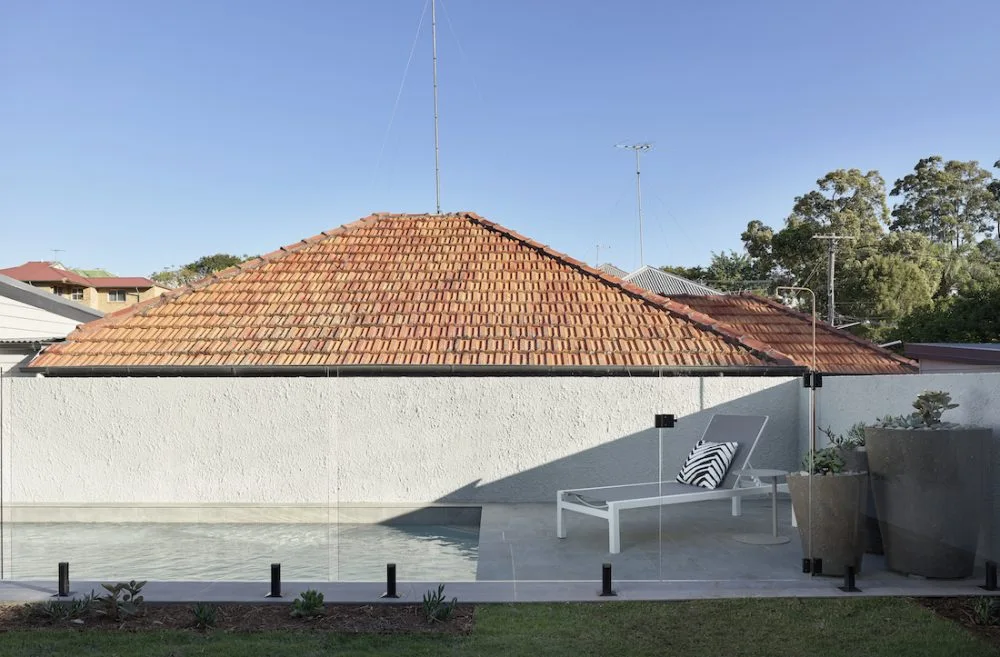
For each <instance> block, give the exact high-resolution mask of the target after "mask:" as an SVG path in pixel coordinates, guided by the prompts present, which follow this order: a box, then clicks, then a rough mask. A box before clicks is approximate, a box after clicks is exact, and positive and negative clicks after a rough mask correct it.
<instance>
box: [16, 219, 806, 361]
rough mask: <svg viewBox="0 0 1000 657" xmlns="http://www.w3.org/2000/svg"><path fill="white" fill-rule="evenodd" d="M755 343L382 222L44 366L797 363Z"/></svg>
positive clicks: (491, 237)
mask: <svg viewBox="0 0 1000 657" xmlns="http://www.w3.org/2000/svg"><path fill="white" fill-rule="evenodd" d="M742 333H749V331H743V330H736V329H734V328H732V327H730V326H729V325H727V324H724V323H721V322H720V321H719V318H715V317H712V316H709V315H706V314H705V313H704V312H699V311H696V310H694V309H693V308H691V307H689V306H687V305H684V304H682V303H680V302H678V301H676V300H670V299H665V298H663V297H659V296H657V295H655V294H653V293H651V292H648V291H646V290H644V289H642V288H639V287H636V286H634V285H631V284H629V283H627V282H625V281H622V280H621V279H619V278H617V277H614V276H611V275H608V274H605V273H603V272H600V271H598V270H596V269H593V268H591V267H589V266H587V265H585V264H583V263H582V262H579V261H577V260H574V259H572V258H569V257H567V256H564V255H561V254H559V253H556V252H554V251H552V250H550V249H548V248H547V247H544V246H542V245H541V244H539V243H537V242H535V241H532V240H529V239H527V238H525V237H522V236H520V235H518V234H517V233H514V232H512V231H509V230H506V229H504V228H502V227H500V226H498V225H496V224H494V223H492V222H489V221H487V220H485V219H483V218H481V217H479V216H477V215H475V214H472V213H458V214H447V215H385V214H379V215H372V216H371V217H368V218H365V219H362V220H360V221H357V222H354V223H352V224H348V225H347V226H343V227H341V228H338V229H335V230H332V231H328V232H326V233H323V234H320V235H317V236H315V237H312V238H308V239H305V240H302V241H300V242H296V243H294V244H291V245H289V246H287V247H284V248H282V249H279V250H278V251H275V252H273V253H270V254H267V255H265V256H264V257H263V258H260V259H255V260H252V261H249V262H246V263H243V264H242V265H240V266H238V267H232V268H230V269H227V270H224V271H222V272H218V273H217V274H215V275H213V276H211V277H209V278H207V279H204V280H202V281H198V282H196V283H194V284H193V285H191V286H188V287H186V288H181V289H179V290H173V291H171V292H169V293H167V294H165V295H162V296H160V297H158V298H156V299H152V300H149V301H146V302H143V303H140V304H137V305H135V306H132V307H131V308H128V309H125V310H123V311H120V312H117V313H114V314H113V315H109V316H107V317H105V318H104V319H101V320H96V321H94V322H91V323H89V324H86V325H84V326H82V327H80V328H79V329H78V330H77V331H75V332H74V333H72V334H71V335H70V336H69V337H68V339H67V341H66V342H65V343H61V344H58V345H53V346H52V347H50V348H49V349H47V350H46V351H44V352H43V353H42V354H40V355H39V356H37V357H36V358H35V360H34V361H33V362H32V366H33V367H52V368H74V367H87V366H91V365H95V364H97V363H98V362H99V363H106V362H108V359H114V362H115V363H116V364H117V365H119V366H122V367H126V366H127V367H142V366H158V365H172V366H220V367H233V366H240V365H251V364H257V365H291V366H327V367H336V366H341V365H359V364H360V365H398V364H421V365H508V364H509V365H522V364H529V365H537V366H555V367H561V366H571V365H606V366H624V367H635V366H644V365H650V366H657V367H671V366H685V367H686V366H697V367H730V366H741V367H758V368H765V367H767V366H774V365H780V366H796V363H795V362H794V361H793V360H792V359H791V358H790V357H788V356H785V355H784V354H782V353H780V352H778V351H776V350H774V349H773V347H772V346H771V345H772V344H773V343H771V342H767V341H760V340H756V339H751V338H742V337H741V334H742ZM755 337H756V336H755Z"/></svg>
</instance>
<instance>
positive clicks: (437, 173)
mask: <svg viewBox="0 0 1000 657" xmlns="http://www.w3.org/2000/svg"><path fill="white" fill-rule="evenodd" d="M431 53H432V59H433V62H434V207H435V209H436V213H437V214H441V159H440V158H441V156H440V149H439V148H438V42H437V2H436V1H435V0H431Z"/></svg>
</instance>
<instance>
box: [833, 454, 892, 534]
mask: <svg viewBox="0 0 1000 657" xmlns="http://www.w3.org/2000/svg"><path fill="white" fill-rule="evenodd" d="M839 452H840V456H841V458H843V459H844V470H846V471H848V472H864V473H865V482H866V485H867V486H868V494H867V495H866V496H865V498H866V501H865V508H864V509H863V511H862V514H863V515H864V519H865V552H866V553H868V554H882V532H881V530H880V529H879V526H878V512H877V511H876V510H875V496H874V495H872V493H871V490H872V489H871V480H870V478H869V476H868V451H867V450H866V449H865V448H864V447H855V448H851V449H847V448H841V449H840V450H839Z"/></svg>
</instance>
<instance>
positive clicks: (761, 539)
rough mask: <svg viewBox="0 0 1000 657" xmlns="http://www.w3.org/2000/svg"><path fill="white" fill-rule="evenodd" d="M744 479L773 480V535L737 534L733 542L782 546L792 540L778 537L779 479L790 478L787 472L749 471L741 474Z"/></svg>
mask: <svg viewBox="0 0 1000 657" xmlns="http://www.w3.org/2000/svg"><path fill="white" fill-rule="evenodd" d="M741 476H744V477H756V478H757V479H770V480H771V533H770V534H737V535H736V536H733V540H736V541H739V542H740V543H748V544H750V545H782V544H783V543H787V542H788V541H790V540H791V539H790V538H788V537H787V536H778V479H779V478H781V477H786V476H788V471H787V470H768V469H748V470H744V471H743V472H742V473H741Z"/></svg>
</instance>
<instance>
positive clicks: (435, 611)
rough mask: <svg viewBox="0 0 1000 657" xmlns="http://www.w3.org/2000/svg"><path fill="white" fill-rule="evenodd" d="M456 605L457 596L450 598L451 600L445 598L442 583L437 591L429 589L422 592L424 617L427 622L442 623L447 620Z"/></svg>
mask: <svg viewBox="0 0 1000 657" xmlns="http://www.w3.org/2000/svg"><path fill="white" fill-rule="evenodd" d="M456 606H458V598H452V599H451V602H448V601H447V599H446V598H445V595H444V584H441V585H439V586H438V588H437V592H435V591H434V589H431V590H429V591H428V592H427V593H425V594H424V606H423V609H424V618H426V619H427V622H429V623H443V622H444V621H446V620H448V619H449V618H450V617H451V613H452V612H453V611H455V607H456Z"/></svg>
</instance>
